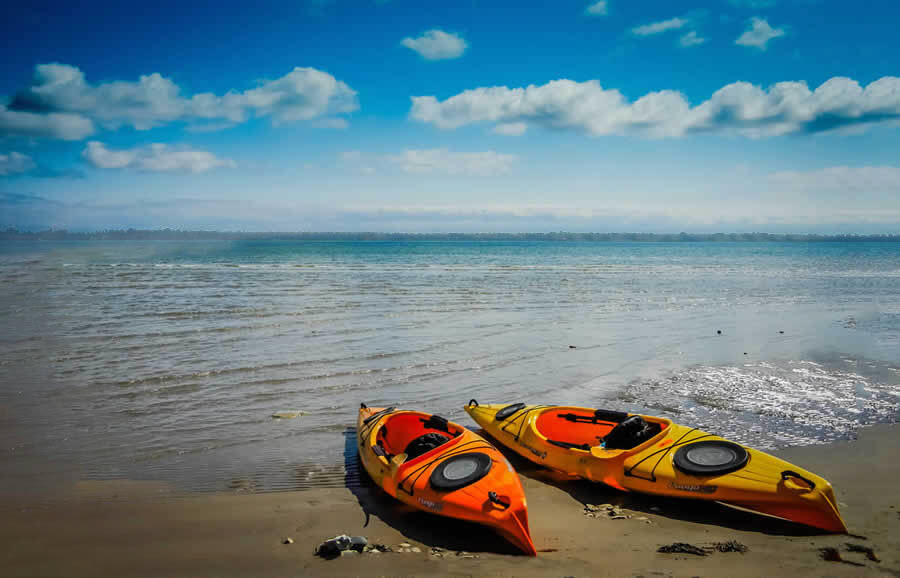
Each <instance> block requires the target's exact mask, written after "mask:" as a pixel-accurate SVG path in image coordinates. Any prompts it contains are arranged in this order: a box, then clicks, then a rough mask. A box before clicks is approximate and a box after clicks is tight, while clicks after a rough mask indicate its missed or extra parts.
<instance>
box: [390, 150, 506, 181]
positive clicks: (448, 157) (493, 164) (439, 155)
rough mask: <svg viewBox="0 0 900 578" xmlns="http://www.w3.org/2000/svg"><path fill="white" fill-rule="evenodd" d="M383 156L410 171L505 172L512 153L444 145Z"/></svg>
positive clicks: (476, 174)
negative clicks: (460, 150) (465, 150)
mask: <svg viewBox="0 0 900 578" xmlns="http://www.w3.org/2000/svg"><path fill="white" fill-rule="evenodd" d="M387 160H388V162H390V163H392V164H394V165H396V166H398V167H400V169H401V170H403V171H404V172H407V173H413V174H424V173H443V174H448V175H474V176H492V175H501V174H505V173H508V172H509V171H510V169H511V168H512V164H513V162H514V161H515V160H516V157H515V156H514V155H507V154H501V153H497V152H494V151H484V152H465V153H461V152H451V151H449V150H447V149H421V150H415V149H407V150H405V151H403V152H402V153H401V154H399V155H391V156H388V157H387Z"/></svg>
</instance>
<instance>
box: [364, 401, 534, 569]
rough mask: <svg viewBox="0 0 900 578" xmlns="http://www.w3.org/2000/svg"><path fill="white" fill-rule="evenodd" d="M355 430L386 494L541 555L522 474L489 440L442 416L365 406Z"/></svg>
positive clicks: (374, 476) (366, 460) (368, 467)
mask: <svg viewBox="0 0 900 578" xmlns="http://www.w3.org/2000/svg"><path fill="white" fill-rule="evenodd" d="M356 432H357V433H356V441H357V447H358V450H359V456H360V459H361V460H362V463H363V466H364V467H365V468H366V471H367V472H368V473H369V475H370V476H371V477H372V479H373V480H374V481H375V483H376V484H378V485H379V486H381V487H382V488H383V489H384V491H385V492H387V493H388V494H390V495H391V496H393V497H395V498H397V499H398V500H400V501H401V502H403V503H405V504H409V505H410V506H413V507H414V508H417V509H419V510H424V511H426V512H431V513H433V514H437V515H439V516H447V517H450V518H457V519H460V520H467V521H471V522H476V523H479V524H484V525H486V526H490V527H491V528H493V529H494V530H495V531H497V532H498V533H499V534H500V535H502V536H503V537H504V538H506V539H507V540H509V541H510V542H512V543H513V544H515V545H516V546H517V547H518V548H520V549H521V550H522V551H523V552H525V553H526V554H528V555H530V556H535V555H536V554H537V552H536V551H535V549H534V544H533V543H532V541H531V535H530V532H529V530H528V510H527V504H526V501H525V494H524V492H523V491H522V484H521V482H520V481H519V477H518V475H517V474H516V472H515V470H513V467H512V465H510V463H509V462H508V461H507V459H506V458H505V457H504V456H503V454H501V453H500V452H499V451H498V450H497V449H496V448H495V447H494V446H492V445H491V444H490V443H489V442H488V441H487V440H485V439H484V438H482V437H481V436H479V435H478V434H476V433H475V432H472V431H470V430H468V429H466V428H464V427H463V426H461V425H459V424H456V423H453V422H449V421H447V420H446V419H444V418H442V417H440V416H437V415H431V414H427V413H421V412H416V411H401V410H395V409H394V408H374V407H373V408H370V407H366V406H365V404H363V405H362V407H361V408H360V410H359V421H358V422H357V429H356Z"/></svg>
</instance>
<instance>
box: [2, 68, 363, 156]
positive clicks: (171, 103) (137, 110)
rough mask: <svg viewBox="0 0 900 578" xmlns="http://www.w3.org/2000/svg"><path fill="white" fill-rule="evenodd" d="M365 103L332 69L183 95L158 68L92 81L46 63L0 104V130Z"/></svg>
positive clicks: (84, 131)
mask: <svg viewBox="0 0 900 578" xmlns="http://www.w3.org/2000/svg"><path fill="white" fill-rule="evenodd" d="M358 108H359V104H358V102H357V98H356V92H355V91H354V90H353V89H351V88H350V87H349V86H347V84H345V83H343V82H341V81H339V80H337V79H336V78H334V77H333V76H331V75H330V74H328V73H327V72H323V71H321V70H316V69H315V68H300V67H298V68H294V70H292V71H291V72H289V73H288V74H286V75H284V76H282V77H281V78H277V79H275V80H270V81H266V82H263V83H261V84H260V85H259V86H257V87H256V88H253V89H249V90H245V91H243V92H236V91H229V92H228V93H226V94H224V95H222V96H217V95H215V94H212V93H199V94H194V95H193V96H190V97H188V96H183V95H182V94H181V89H180V88H179V86H178V85H177V84H175V83H174V82H173V81H172V80H170V79H168V78H165V77H163V76H161V75H160V74H158V73H153V74H149V75H144V76H141V77H140V78H139V79H138V81H137V82H128V81H113V82H108V83H104V84H96V85H95V84H91V83H90V82H88V81H87V79H86V77H85V75H84V73H83V72H82V71H81V70H79V69H78V68H77V67H74V66H70V65H67V64H58V63H52V64H40V65H38V66H37V67H36V68H35V73H34V78H33V80H32V83H31V84H30V85H29V86H28V87H26V88H25V89H23V90H21V91H19V92H18V93H17V94H16V96H15V97H14V98H13V101H12V102H11V103H10V105H9V106H8V107H0V136H25V137H47V138H58V139H65V140H80V139H83V138H85V137H87V136H89V135H91V134H93V133H94V132H95V130H96V128H95V124H98V125H100V126H102V127H103V128H106V129H117V128H119V127H121V126H131V127H133V128H135V129H137V130H147V129H150V128H154V127H157V126H161V125H165V124H169V123H172V122H186V123H192V124H198V125H199V126H200V127H201V128H202V127H203V126H214V127H215V128H222V127H224V126H229V125H232V124H237V123H241V122H244V121H246V120H247V119H248V118H250V117H267V118H269V119H270V120H271V122H272V124H275V125H279V124H283V123H287V122H295V121H307V120H316V119H335V120H336V121H340V120H343V119H340V118H339V116H338V115H343V114H347V113H350V112H353V111H355V110H357V109H358Z"/></svg>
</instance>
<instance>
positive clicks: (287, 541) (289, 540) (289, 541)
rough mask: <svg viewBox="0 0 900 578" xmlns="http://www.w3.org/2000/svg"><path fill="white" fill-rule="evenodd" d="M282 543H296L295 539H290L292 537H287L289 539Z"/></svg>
mask: <svg viewBox="0 0 900 578" xmlns="http://www.w3.org/2000/svg"><path fill="white" fill-rule="evenodd" d="M281 543H282V544H293V543H294V539H293V538H290V537H287V538H285V539H283V540H282V541H281Z"/></svg>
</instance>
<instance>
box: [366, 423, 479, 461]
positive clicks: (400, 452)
mask: <svg viewBox="0 0 900 578" xmlns="http://www.w3.org/2000/svg"><path fill="white" fill-rule="evenodd" d="M462 433H463V429H462V428H461V427H459V426H455V424H451V423H450V422H448V421H447V420H446V419H444V418H442V417H441V416H438V415H428V414H423V413H414V412H402V413H398V414H396V415H393V416H390V417H388V418H387V419H386V420H384V422H383V423H382V425H381V426H380V427H379V428H378V433H377V434H376V436H375V445H374V446H373V450H374V451H375V453H376V454H377V455H379V457H381V458H383V459H384V460H385V461H387V462H394V463H395V464H396V465H400V463H404V464H410V463H412V462H415V461H418V460H419V459H425V458H426V457H427V456H429V455H432V454H435V453H439V451H442V450H441V448H445V446H447V445H448V444H452V443H454V442H455V441H456V440H457V439H458V438H459V436H460V435H461V434H462ZM398 462H399V463H398Z"/></svg>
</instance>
